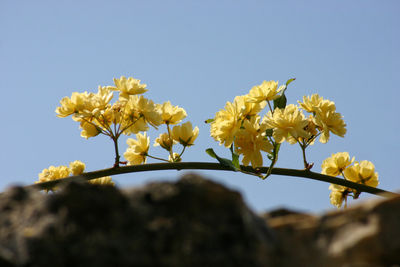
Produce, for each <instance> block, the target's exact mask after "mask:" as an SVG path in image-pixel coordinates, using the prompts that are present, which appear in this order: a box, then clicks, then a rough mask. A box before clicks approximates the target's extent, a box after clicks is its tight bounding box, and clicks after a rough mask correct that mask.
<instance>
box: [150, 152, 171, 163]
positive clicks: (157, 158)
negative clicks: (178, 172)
mask: <svg viewBox="0 0 400 267" xmlns="http://www.w3.org/2000/svg"><path fill="white" fill-rule="evenodd" d="M146 157H149V158H152V159H156V160H161V161H164V162H170V161H169V160H166V159H162V158H159V157H154V156H151V155H149V154H147V155H146Z"/></svg>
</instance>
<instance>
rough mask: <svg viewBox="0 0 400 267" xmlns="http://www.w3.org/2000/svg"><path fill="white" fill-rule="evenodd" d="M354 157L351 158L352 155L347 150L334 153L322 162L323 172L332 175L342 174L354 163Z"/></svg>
mask: <svg viewBox="0 0 400 267" xmlns="http://www.w3.org/2000/svg"><path fill="white" fill-rule="evenodd" d="M353 161H354V157H353V158H352V159H351V160H350V155H349V153H347V152H338V153H336V154H332V156H331V157H330V158H327V159H325V160H324V161H323V162H322V166H321V168H322V172H321V173H322V174H326V175H330V176H338V175H340V174H341V173H342V172H343V171H344V170H345V169H346V168H347V167H348V166H349V165H350V164H351V163H353Z"/></svg>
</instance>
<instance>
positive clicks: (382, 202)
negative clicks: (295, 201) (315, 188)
mask: <svg viewBox="0 0 400 267" xmlns="http://www.w3.org/2000/svg"><path fill="white" fill-rule="evenodd" d="M274 213H276V211H275V212H272V214H274ZM262 217H263V218H264V219H265V220H266V222H267V224H268V225H269V227H270V228H272V229H273V230H274V232H275V234H276V236H277V239H278V240H279V242H280V245H279V247H280V249H279V254H280V255H281V256H279V257H278V258H279V259H278V261H277V264H278V265H279V266H299V265H298V264H299V262H301V264H300V265H301V266H310V267H312V266H327V267H329V266H332V267H334V266H335V267H336V266H357V267H359V266H360V267H361V266H362V267H364V266H371V267H372V266H374V267H376V266H382V267H383V266H393V267H394V266H400V197H396V198H391V199H387V198H381V199H375V200H372V201H368V202H364V203H361V204H359V205H356V206H354V207H351V208H348V209H346V210H341V211H332V212H328V213H326V214H322V215H320V216H315V215H309V214H302V213H298V212H286V214H285V215H283V216H271V213H266V214H263V215H262Z"/></svg>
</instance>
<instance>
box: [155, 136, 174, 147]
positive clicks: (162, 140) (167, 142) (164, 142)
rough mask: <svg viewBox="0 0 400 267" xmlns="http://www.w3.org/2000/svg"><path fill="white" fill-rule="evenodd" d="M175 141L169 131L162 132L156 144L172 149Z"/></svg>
mask: <svg viewBox="0 0 400 267" xmlns="http://www.w3.org/2000/svg"><path fill="white" fill-rule="evenodd" d="M174 143H175V141H174V140H173V139H171V138H170V137H169V135H168V134H167V133H162V134H160V135H159V136H158V137H157V138H156V140H155V141H154V146H161V147H162V148H164V149H165V150H167V151H170V150H171V148H172V146H173V144H174Z"/></svg>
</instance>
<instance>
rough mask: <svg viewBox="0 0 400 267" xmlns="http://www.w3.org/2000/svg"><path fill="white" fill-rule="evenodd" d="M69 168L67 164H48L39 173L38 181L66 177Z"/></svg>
mask: <svg viewBox="0 0 400 267" xmlns="http://www.w3.org/2000/svg"><path fill="white" fill-rule="evenodd" d="M69 174H70V170H69V169H68V167H67V166H58V167H55V166H50V167H49V168H48V169H44V170H43V171H42V172H41V173H39V181H38V182H39V183H42V182H48V181H53V180H57V179H61V178H65V177H68V176H69Z"/></svg>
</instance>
